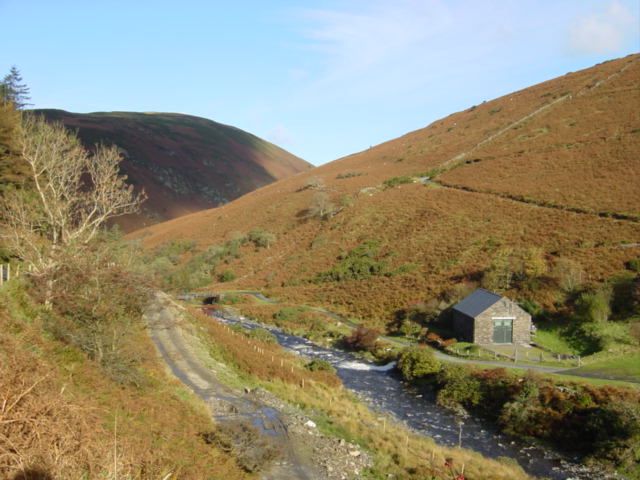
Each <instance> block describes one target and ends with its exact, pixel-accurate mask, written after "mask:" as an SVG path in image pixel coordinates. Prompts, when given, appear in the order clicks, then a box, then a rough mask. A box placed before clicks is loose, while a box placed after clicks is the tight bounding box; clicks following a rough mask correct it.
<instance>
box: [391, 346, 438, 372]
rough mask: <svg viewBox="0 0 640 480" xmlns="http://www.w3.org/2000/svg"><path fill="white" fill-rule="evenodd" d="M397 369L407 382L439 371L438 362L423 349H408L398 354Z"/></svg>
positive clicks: (429, 352) (428, 351)
mask: <svg viewBox="0 0 640 480" xmlns="http://www.w3.org/2000/svg"><path fill="white" fill-rule="evenodd" d="M398 369H399V370H400V372H401V373H402V376H403V377H404V378H406V379H407V380H409V381H411V380H415V379H417V378H422V377H425V376H427V375H433V374H434V373H436V372H438V371H439V370H440V362H439V361H438V360H437V359H436V358H435V356H434V355H433V352H432V351H431V350H430V349H428V348H424V347H419V346H416V347H408V348H406V349H404V350H403V351H402V352H401V353H400V357H399V358H398Z"/></svg>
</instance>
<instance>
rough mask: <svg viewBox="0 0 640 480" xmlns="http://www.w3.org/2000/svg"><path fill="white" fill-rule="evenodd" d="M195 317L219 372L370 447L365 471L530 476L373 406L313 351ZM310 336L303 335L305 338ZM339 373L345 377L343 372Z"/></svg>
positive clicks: (409, 475) (370, 475)
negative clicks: (317, 368)
mask: <svg viewBox="0 0 640 480" xmlns="http://www.w3.org/2000/svg"><path fill="white" fill-rule="evenodd" d="M188 318H189V320H188V321H189V323H190V324H191V325H192V327H191V328H193V331H194V332H195V334H197V336H198V339H199V340H200V341H201V342H202V345H203V346H204V347H205V349H206V353H207V354H208V356H209V357H210V358H211V362H213V363H214V364H221V365H225V369H221V370H220V372H219V379H220V380H221V381H223V382H224V383H225V384H226V385H230V386H233V387H242V388H249V389H251V390H254V389H256V388H261V389H263V390H265V391H268V392H269V393H270V394H272V395H274V396H275V398H277V399H279V401H281V402H283V403H285V404H287V405H290V406H292V407H293V408H297V409H299V411H300V412H302V415H304V416H305V417H306V418H309V419H310V420H311V421H312V422H314V423H315V424H316V426H317V429H318V432H320V433H321V434H322V435H325V436H327V437H331V438H335V439H337V441H338V442H339V444H340V440H342V441H343V442H345V443H347V444H349V443H350V444H353V445H357V446H358V449H359V451H360V452H362V455H364V454H367V455H370V457H371V458H372V460H373V465H372V466H371V467H370V468H368V469H365V470H363V471H362V472H360V473H359V476H358V478H363V479H379V478H389V477H388V475H391V476H392V478H404V479H410V480H411V479H414V480H418V479H420V480H423V479H425V478H429V479H431V478H434V479H451V478H453V477H454V476H456V475H458V474H460V473H462V470H464V475H465V476H466V478H467V479H477V480H479V479H486V478H495V479H498V480H499V479H515V480H519V479H525V478H529V477H528V476H527V475H526V474H525V473H524V472H523V471H522V469H521V468H520V467H518V466H517V465H515V464H513V463H512V462H510V461H507V460H500V461H496V460H491V459H488V458H484V457H483V456H482V455H480V454H478V453H475V452H473V451H470V450H467V449H464V448H463V449H458V448H448V447H446V446H440V445H436V444H435V443H434V442H433V441H432V440H431V439H429V438H426V437H425V436H424V435H422V434H420V433H419V432H416V431H413V430H411V429H408V428H407V426H406V425H405V424H404V423H403V422H398V421H397V420H396V419H395V418H394V416H392V415H389V414H386V415H383V414H382V413H380V412H375V411H372V410H370V409H369V408H368V407H367V405H366V404H365V403H364V402H363V401H362V400H360V399H359V398H358V397H357V396H356V395H354V394H353V393H352V391H351V390H350V389H348V388H341V387H340V386H339V384H338V385H333V384H332V381H331V380H330V377H329V376H326V372H325V373H323V375H325V377H324V380H321V379H322V378H323V375H320V373H318V372H312V371H311V370H309V369H307V368H306V366H307V364H308V363H309V361H308V358H307V357H304V356H301V355H297V354H293V353H287V352H286V351H284V350H282V348H281V347H280V346H279V345H278V344H273V343H270V342H268V341H263V340H258V339H256V338H249V337H248V336H246V335H243V334H242V333H240V332H236V331H235V330H234V329H233V328H230V325H229V324H225V323H222V322H218V321H214V320H213V319H211V318H210V317H207V316H205V315H202V314H198V313H197V312H195V310H194V312H193V314H192V315H189V317H188ZM303 342H304V341H303V340H302V339H299V343H303ZM294 350H295V349H294ZM298 351H301V349H298ZM382 373H384V372H382ZM333 378H335V379H336V380H337V381H338V382H339V383H340V381H339V379H338V377H335V376H334V377H333ZM361 378H364V377H361ZM302 380H304V382H303V381H302ZM309 380H311V381H309ZM325 380H326V381H325ZM327 382H328V383H327ZM349 455H351V454H349ZM354 455H356V454H355V453H354ZM448 459H449V460H448Z"/></svg>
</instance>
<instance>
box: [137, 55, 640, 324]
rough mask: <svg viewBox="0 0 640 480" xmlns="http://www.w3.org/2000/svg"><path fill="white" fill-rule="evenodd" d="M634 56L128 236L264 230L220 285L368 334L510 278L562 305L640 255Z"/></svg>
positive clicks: (217, 267) (639, 82) (222, 241)
mask: <svg viewBox="0 0 640 480" xmlns="http://www.w3.org/2000/svg"><path fill="white" fill-rule="evenodd" d="M639 60H640V58H639V56H638V55H634V56H629V57H626V58H622V59H618V60H614V61H610V62H606V63H604V64H601V65H597V66H595V67H592V68H590V69H587V70H583V71H580V72H576V73H570V74H567V75H565V76H563V77H560V78H557V79H554V80H550V81H548V82H545V83H542V84H539V85H536V86H533V87H531V88H528V89H525V90H522V91H520V92H516V93H514V94H511V95H507V96H505V97H502V98H499V99H496V100H493V101H490V102H486V103H483V104H482V105H479V106H475V107H471V108H469V109H468V110H466V111H463V112H459V113H455V114H453V115H450V116H449V117H447V118H444V119H442V120H439V121H436V122H434V123H433V124H431V125H429V126H428V127H426V128H424V129H422V130H418V131H415V132H412V133H410V134H407V135H405V136H403V137H401V138H399V139H396V140H392V141H390V142H387V143H384V144H382V145H379V146H376V147H373V148H371V149H369V150H366V151H364V152H361V153H358V154H355V155H352V156H349V157H345V158H343V159H340V160H337V161H334V162H332V163H330V164H327V165H324V166H322V167H320V168H318V169H315V170H313V171H312V172H307V173H305V174H302V175H298V176H296V177H293V178H289V179H285V180H282V181H279V182H277V183H275V184H272V185H269V186H267V187H264V188H261V189H259V190H257V191H254V192H252V193H250V194H248V195H245V196H244V197H241V198H239V199H238V200H236V201H234V202H232V203H230V204H228V205H225V206H223V207H221V208H217V209H213V210H207V211H204V212H199V213H197V214H193V215H189V216H185V217H183V218H180V219H177V220H173V221H170V222H166V223H163V224H160V225H156V226H153V227H151V228H149V229H146V230H143V231H140V232H137V233H136V234H135V235H134V236H133V238H139V239H143V241H144V244H145V245H146V246H147V247H149V248H151V249H154V248H158V247H161V246H166V245H169V244H171V243H172V242H175V241H177V240H181V239H182V240H185V239H186V240H192V241H194V242H195V243H196V245H197V247H196V250H205V249H207V248H208V247H212V246H222V245H229V242H231V243H233V242H234V241H236V240H240V239H242V234H247V233H248V232H250V231H251V230H254V229H261V230H262V231H265V232H269V233H270V234H273V236H274V237H275V241H274V242H272V244H270V246H269V247H268V248H258V247H256V245H255V244H254V243H251V242H249V243H242V242H239V243H238V245H237V248H236V249H235V250H234V252H233V254H232V255H227V256H225V257H224V258H223V259H222V260H221V261H219V262H213V263H212V264H210V265H207V266H205V267H207V268H208V270H207V268H205V270H207V273H208V275H209V278H210V283H211V284H214V285H213V287H214V288H230V287H231V288H236V287H245V288H260V289H267V290H268V291H269V293H271V294H272V295H274V296H276V297H280V298H281V299H283V300H289V301H292V302H298V303H309V304H316V305H324V306H328V307H331V308H332V309H334V310H337V311H340V312H342V313H345V314H347V315H350V316H353V317H357V318H359V319H361V320H363V321H364V322H366V323H368V324H370V325H377V326H385V325H386V324H387V323H388V322H389V321H390V320H391V319H392V318H393V316H394V314H395V313H396V312H398V311H399V310H402V309H406V308H407V307H408V306H410V305H412V304H415V303H419V302H428V301H430V300H433V299H435V300H437V301H440V300H443V299H445V300H446V299H447V298H452V297H455V296H456V295H460V294H461V292H464V291H465V290H467V289H468V288H472V287H473V286H475V285H478V284H480V283H481V282H483V281H484V282H485V283H487V281H488V280H492V279H493V282H494V283H498V284H500V283H505V282H500V278H499V275H498V274H499V273H500V272H501V271H503V270H512V271H510V272H508V273H509V274H510V279H509V281H508V282H506V284H504V285H489V286H493V287H494V288H496V289H498V290H504V291H507V292H510V294H511V295H513V296H515V297H517V298H518V299H519V300H525V299H529V300H531V301H534V302H536V304H539V305H542V306H543V307H545V308H548V309H551V310H554V309H558V308H560V305H561V304H563V302H564V301H565V298H564V297H563V296H564V295H566V291H567V290H571V289H572V288H573V287H574V285H572V286H570V287H571V288H567V287H566V286H565V287H563V285H564V284H565V283H566V281H567V278H566V277H571V275H573V276H575V277H577V279H575V280H576V282H578V283H579V284H580V285H589V284H599V283H602V282H604V281H605V280H607V279H610V278H611V276H612V275H615V274H617V273H619V272H621V271H623V270H624V269H625V264H627V262H629V261H631V260H633V259H634V258H637V257H638V255H639V254H640V248H639V247H638V244H637V243H634V242H637V241H638V239H639V238H640V224H639V223H638V221H637V220H638V216H639V215H640V195H638V193H640V191H639V190H638V185H640V182H639V181H638V174H639V172H640V157H639V156H638V152H640V135H639V134H638V128H640V124H638V116H637V113H635V114H634V110H633V106H634V105H635V104H636V103H637V102H636V100H637V99H638V96H639V94H640V61H639ZM596 80H604V82H602V83H598V82H597V81H596ZM536 132H537V133H536ZM568 145H570V146H568ZM476 159H480V160H479V161H476ZM427 176H428V177H431V179H430V180H426V179H425V178H424V177H427ZM234 239H235V240H234ZM349 252H351V254H349ZM190 255H192V254H191V253H189V254H186V256H185V257H184V258H187V257H189V256H190ZM219 260H220V259H219ZM501 262H502V265H501V264H500V263H501ZM224 272H227V275H222V273H224ZM345 272H346V273H345ZM494 277H495V278H494ZM218 279H224V280H231V279H234V280H233V281H232V282H231V283H228V282H227V283H223V284H218V285H215V284H216V283H217V280H218ZM569 280H571V278H569ZM563 289H564V290H565V291H563Z"/></svg>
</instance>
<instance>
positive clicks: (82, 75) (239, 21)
mask: <svg viewBox="0 0 640 480" xmlns="http://www.w3.org/2000/svg"><path fill="white" fill-rule="evenodd" d="M0 19H2V20H3V21H2V28H1V29H0V44H1V45H2V48H1V49H0V74H5V73H6V72H8V71H9V69H10V68H11V66H12V65H16V66H17V67H18V68H19V70H20V71H21V73H22V76H23V78H24V80H25V82H26V83H27V84H28V85H29V87H30V88H31V98H32V100H31V101H32V103H33V104H34V108H60V109H64V110H68V111H72V112H94V111H113V110H119V111H145V112H146V111H153V112H179V113H186V114H191V115H197V116H201V117H206V118H209V119H212V120H215V121H217V122H221V123H225V124H229V125H233V126H236V127H238V128H242V129H243V130H247V131H249V132H251V133H253V134H255V135H258V136H259V137H262V138H265V139H267V140H270V141H272V142H274V143H276V144H278V145H280V146H282V147H283V148H285V149H287V150H289V151H290V152H292V153H294V154H296V155H298V156H300V157H302V158H304V159H305V160H307V161H309V162H311V163H313V164H315V165H320V164H323V163H325V162H328V161H331V160H335V159H337V158H339V157H342V156H345V155H348V154H351V153H355V152H357V151H361V150H364V149H367V148H369V147H370V146H373V145H376V144H378V143H381V142H384V141H386V140H390V139H393V138H395V137H398V136H400V135H402V134H405V133H407V132H409V131H412V130H416V129H418V128H422V127H424V126H426V125H428V124H429V123H431V122H432V121H434V120H437V119H439V118H441V117H444V116H446V115H449V114H450V113H453V112H456V111H459V110H463V109H465V108H468V107H470V106H472V105H476V104H479V103H481V102H482V101H484V100H491V99H493V98H496V97H499V96H501V95H505V94H507V93H510V92H512V91H516V90H519V89H522V88H526V87H528V86H530V85H533V84H536V83H539V82H541V81H545V80H548V79H551V78H554V77H557V76H560V75H563V74H565V73H567V72H569V71H576V70H580V69H582V68H587V67H590V66H592V65H594V64H596V63H599V62H602V61H604V60H608V59H611V58H617V57H622V56H625V55H628V54H630V53H635V52H638V51H640V1H638V0H536V1H533V0H482V1H480V0H448V1H445V0H386V1H382V0H342V1H332V0H325V1H316V0H307V1H297V2H296V1H290V0H270V1H267V0H262V1H258V0H256V1H248V0H247V1H244V0H236V1H234V2H230V1H224V2H223V1H217V0H210V1H195V0H182V1H176V0H172V1H163V0H156V1H147V0H136V1H117V0H101V1H88V0H81V1H79V0H76V1H72V0H56V1H52V0H46V1H45V0H0Z"/></svg>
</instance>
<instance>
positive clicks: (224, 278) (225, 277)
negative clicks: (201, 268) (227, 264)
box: [218, 270, 236, 282]
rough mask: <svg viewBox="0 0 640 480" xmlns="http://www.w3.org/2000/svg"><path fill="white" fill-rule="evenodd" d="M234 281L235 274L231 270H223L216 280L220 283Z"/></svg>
mask: <svg viewBox="0 0 640 480" xmlns="http://www.w3.org/2000/svg"><path fill="white" fill-rule="evenodd" d="M235 279H236V274H235V273H233V272H232V271H231V270H225V271H224V272H222V273H221V274H220V275H218V280H219V281H221V282H231V281H233V280H235Z"/></svg>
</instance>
